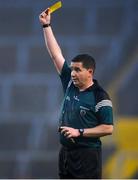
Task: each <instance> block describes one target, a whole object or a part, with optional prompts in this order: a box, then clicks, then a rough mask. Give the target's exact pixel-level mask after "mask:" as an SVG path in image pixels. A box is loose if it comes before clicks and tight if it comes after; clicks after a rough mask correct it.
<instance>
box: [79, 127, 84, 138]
mask: <svg viewBox="0 0 138 180" xmlns="http://www.w3.org/2000/svg"><path fill="white" fill-rule="evenodd" d="M79 133H80V137H82V136H83V133H84V129H79Z"/></svg>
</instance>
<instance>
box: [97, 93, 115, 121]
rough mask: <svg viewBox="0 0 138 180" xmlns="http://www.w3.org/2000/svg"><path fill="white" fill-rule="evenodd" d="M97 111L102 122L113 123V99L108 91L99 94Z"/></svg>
mask: <svg viewBox="0 0 138 180" xmlns="http://www.w3.org/2000/svg"><path fill="white" fill-rule="evenodd" d="M95 111H96V114H97V117H98V121H99V123H100V124H113V108H112V101H111V99H110V97H109V95H108V94H107V93H106V92H104V91H103V92H100V95H98V98H97V103H96V106H95Z"/></svg>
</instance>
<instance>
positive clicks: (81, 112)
mask: <svg viewBox="0 0 138 180" xmlns="http://www.w3.org/2000/svg"><path fill="white" fill-rule="evenodd" d="M85 114H86V110H84V109H81V110H80V115H81V116H82V117H83V116H85Z"/></svg>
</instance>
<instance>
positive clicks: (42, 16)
mask: <svg viewBox="0 0 138 180" xmlns="http://www.w3.org/2000/svg"><path fill="white" fill-rule="evenodd" d="M48 15H50V9H49V8H47V9H46V10H45V11H43V12H42V13H41V14H40V18H46V16H48Z"/></svg>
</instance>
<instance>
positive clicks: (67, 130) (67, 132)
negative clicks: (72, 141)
mask: <svg viewBox="0 0 138 180" xmlns="http://www.w3.org/2000/svg"><path fill="white" fill-rule="evenodd" d="M60 132H61V134H63V135H64V136H66V137H67V138H71V137H72V132H71V129H70V128H69V127H65V126H62V127H60Z"/></svg>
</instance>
